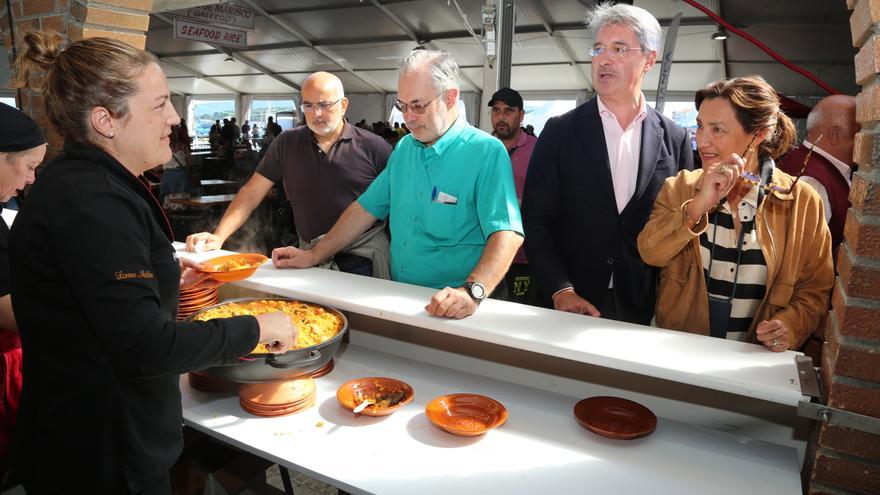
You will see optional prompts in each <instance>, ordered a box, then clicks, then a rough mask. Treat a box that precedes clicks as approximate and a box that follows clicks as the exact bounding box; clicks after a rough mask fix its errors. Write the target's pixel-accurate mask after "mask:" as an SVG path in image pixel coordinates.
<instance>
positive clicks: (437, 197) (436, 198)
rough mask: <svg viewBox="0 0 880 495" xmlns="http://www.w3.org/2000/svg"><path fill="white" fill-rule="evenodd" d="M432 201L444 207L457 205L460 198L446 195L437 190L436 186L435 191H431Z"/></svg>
mask: <svg viewBox="0 0 880 495" xmlns="http://www.w3.org/2000/svg"><path fill="white" fill-rule="evenodd" d="M431 201H432V202H434V203H440V204H444V205H457V204H458V198H456V197H455V196H453V195H451V194H448V193H445V192H443V191H440V190H439V189H437V186H434V190H433V191H431Z"/></svg>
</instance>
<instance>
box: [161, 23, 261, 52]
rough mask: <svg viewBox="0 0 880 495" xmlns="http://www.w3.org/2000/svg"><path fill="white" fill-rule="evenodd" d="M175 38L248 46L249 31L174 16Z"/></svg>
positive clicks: (238, 46) (239, 46)
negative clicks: (209, 24)
mask: <svg viewBox="0 0 880 495" xmlns="http://www.w3.org/2000/svg"><path fill="white" fill-rule="evenodd" d="M174 38H175V39H178V40H190V41H202V42H204V43H211V44H214V45H223V46H232V47H236V48H245V47H247V31H242V30H239V29H230V28H225V27H218V26H208V25H207V24H200V23H198V22H190V21H188V20H186V19H181V18H178V17H175V18H174Z"/></svg>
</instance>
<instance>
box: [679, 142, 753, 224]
mask: <svg viewBox="0 0 880 495" xmlns="http://www.w3.org/2000/svg"><path fill="white" fill-rule="evenodd" d="M744 169H745V162H744V161H743V159H742V158H740V157H739V155H737V154H736V153H732V154H730V155H728V156H727V157H726V158H725V159H724V160H722V161H720V162H716V163H714V164H712V165H710V166H708V167H706V168H705V169H704V171H703V176H702V177H700V181H699V182H698V183H697V193H696V195H694V200H693V202H692V203H691V204H692V205H693V210H692V211H691V214H692V215H694V216H696V217H697V218H699V217H701V216H702V215H703V214H704V213H706V212H707V211H709V210H711V209H712V208H713V207H714V206H715V205H716V204H718V202H719V201H721V198H723V197H725V196H727V194H728V193H730V191H731V189H733V187H734V186H735V185H736V184H737V182H738V181H739V177H740V176H741V175H742V173H743V170H744Z"/></svg>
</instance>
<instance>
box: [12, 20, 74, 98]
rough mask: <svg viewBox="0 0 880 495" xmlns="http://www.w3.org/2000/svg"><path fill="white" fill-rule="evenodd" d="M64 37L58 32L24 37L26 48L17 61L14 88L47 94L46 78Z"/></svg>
mask: <svg viewBox="0 0 880 495" xmlns="http://www.w3.org/2000/svg"><path fill="white" fill-rule="evenodd" d="M63 43H64V37H63V36H61V35H60V34H59V33H57V32H56V31H31V32H28V33H26V34H25V35H24V44H25V48H24V51H22V52H21V53H20V54H19V55H18V57H17V58H16V59H15V67H16V68H17V69H18V70H17V71H16V74H15V76H14V77H13V78H12V87H13V88H27V89H30V90H32V91H36V92H38V93H45V92H46V79H45V77H41V76H44V75H45V74H46V73H47V72H49V69H51V68H52V65H53V64H54V63H55V60H56V59H57V58H58V55H59V54H60V53H61V50H62V49H61V45H62V44H63Z"/></svg>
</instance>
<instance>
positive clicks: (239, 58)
mask: <svg viewBox="0 0 880 495" xmlns="http://www.w3.org/2000/svg"><path fill="white" fill-rule="evenodd" d="M153 15H154V16H156V18H157V19H159V20H161V21H163V22H165V23H166V24H168V25H169V26H174V21H172V20H171V19H170V18H168V16H166V15H165V14H153ZM203 43H205V42H203ZM205 44H206V45H208V46H210V47H212V48H214V50H217V51H218V52H220V53H223V54H225V55H226V56H229V57H232V58H233V59H235V60H237V61H239V62H241V63H243V64H245V65H247V66H248V67H251V68H253V69H256V70H258V71H260V72H262V73H263V74H264V75H266V76H269V77H271V78H272V79H275V80H276V81H278V82H280V83H281V84H284V85H285V86H290V87H291V88H293V89H295V90H296V91H299V90H300V87H299V85H298V84H296V83H293V82H291V81H288V80H287V79H284V78H283V77H281V76H279V75H277V74H275V73H274V72H272V71H271V70H270V69H269V68H267V67H264V66H263V65H260V64H259V63H257V62H255V61H253V60H251V59H250V58H248V57H246V56H244V55H240V54H238V53H235V52H234V51H233V50H231V49H229V48H226V47H223V46H219V45H215V44H213V43H205ZM171 56H174V55H168V54H166V55H162V57H163V58H164V59H166V61H167V58H168V57H171ZM175 63H177V62H175ZM243 75H247V74H243ZM210 82H211V83H212V84H217V83H218V82H219V81H217V82H214V81H210ZM219 86H221V87H223V88H226V89H229V90H231V91H234V92H235V94H241V92H240V91H238V90H235V89H232V88H231V87H229V86H226V85H225V84H222V83H221V84H219Z"/></svg>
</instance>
